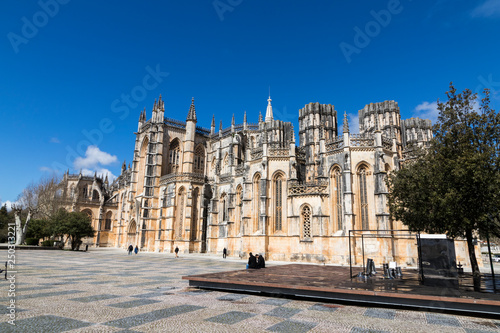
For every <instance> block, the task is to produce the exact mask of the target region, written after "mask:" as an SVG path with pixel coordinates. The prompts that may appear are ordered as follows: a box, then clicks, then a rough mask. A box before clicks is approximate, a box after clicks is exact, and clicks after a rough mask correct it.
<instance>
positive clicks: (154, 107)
mask: <svg viewBox="0 0 500 333" xmlns="http://www.w3.org/2000/svg"><path fill="white" fill-rule="evenodd" d="M156 108H157V105H156V98H155V104H154V105H153V111H155V110H156Z"/></svg>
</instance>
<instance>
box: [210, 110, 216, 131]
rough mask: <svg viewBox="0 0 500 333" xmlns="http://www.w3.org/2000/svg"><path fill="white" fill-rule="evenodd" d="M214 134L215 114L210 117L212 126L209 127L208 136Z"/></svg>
mask: <svg viewBox="0 0 500 333" xmlns="http://www.w3.org/2000/svg"><path fill="white" fill-rule="evenodd" d="M214 133H215V114H214V115H212V124H211V125H210V134H214Z"/></svg>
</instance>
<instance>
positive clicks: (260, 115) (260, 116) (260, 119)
mask: <svg viewBox="0 0 500 333" xmlns="http://www.w3.org/2000/svg"><path fill="white" fill-rule="evenodd" d="M261 122H262V112H260V111H259V123H261Z"/></svg>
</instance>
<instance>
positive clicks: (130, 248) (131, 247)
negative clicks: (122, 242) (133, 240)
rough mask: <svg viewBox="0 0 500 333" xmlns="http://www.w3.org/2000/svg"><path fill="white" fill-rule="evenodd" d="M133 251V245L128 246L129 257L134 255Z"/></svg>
mask: <svg viewBox="0 0 500 333" xmlns="http://www.w3.org/2000/svg"><path fill="white" fill-rule="evenodd" d="M132 251H134V247H133V246H132V244H130V245H129V246H128V255H131V254H132Z"/></svg>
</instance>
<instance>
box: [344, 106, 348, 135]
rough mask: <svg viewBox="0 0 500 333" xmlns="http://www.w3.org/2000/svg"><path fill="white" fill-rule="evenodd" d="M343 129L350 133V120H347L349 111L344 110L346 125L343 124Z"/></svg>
mask: <svg viewBox="0 0 500 333" xmlns="http://www.w3.org/2000/svg"><path fill="white" fill-rule="evenodd" d="M343 131H344V133H349V122H348V121H347V112H346V111H344V126H343Z"/></svg>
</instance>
